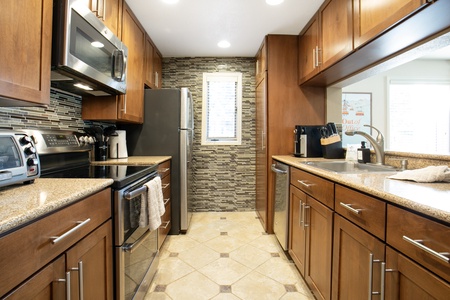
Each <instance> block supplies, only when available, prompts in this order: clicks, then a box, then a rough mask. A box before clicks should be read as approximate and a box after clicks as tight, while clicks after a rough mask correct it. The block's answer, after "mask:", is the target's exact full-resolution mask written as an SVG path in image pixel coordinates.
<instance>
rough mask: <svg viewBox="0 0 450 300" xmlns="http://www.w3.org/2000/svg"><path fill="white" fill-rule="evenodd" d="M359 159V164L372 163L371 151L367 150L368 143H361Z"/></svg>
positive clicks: (358, 151)
mask: <svg viewBox="0 0 450 300" xmlns="http://www.w3.org/2000/svg"><path fill="white" fill-rule="evenodd" d="M357 158H358V162H359V163H363V164H365V163H368V162H370V149H369V148H366V142H365V141H361V148H358V150H357Z"/></svg>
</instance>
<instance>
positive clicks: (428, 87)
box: [388, 79, 450, 153]
mask: <svg viewBox="0 0 450 300" xmlns="http://www.w3.org/2000/svg"><path fill="white" fill-rule="evenodd" d="M388 83H389V84H388V86H389V97H388V99H389V102H388V103H389V104H388V105H389V107H388V112H389V118H388V130H389V134H388V137H389V139H388V147H389V150H394V151H407V152H419V153H448V152H449V151H450V135H449V133H450V122H449V119H450V82H449V81H437V80H426V81H424V80H399V79H388ZM398 116H401V117H400V118H399V117H398Z"/></svg>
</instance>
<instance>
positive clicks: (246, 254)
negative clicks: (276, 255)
mask: <svg viewBox="0 0 450 300" xmlns="http://www.w3.org/2000/svg"><path fill="white" fill-rule="evenodd" d="M271 257H272V255H271V254H270V253H268V252H266V251H263V250H261V249H258V248H256V247H254V246H252V245H244V246H242V247H240V248H238V249H236V250H234V251H233V252H231V253H230V258H232V259H234V260H235V261H237V262H239V263H241V264H243V265H245V266H247V267H249V268H251V269H255V268H256V267H258V266H260V265H261V264H263V263H264V262H265V261H267V260H268V259H270V258H271Z"/></svg>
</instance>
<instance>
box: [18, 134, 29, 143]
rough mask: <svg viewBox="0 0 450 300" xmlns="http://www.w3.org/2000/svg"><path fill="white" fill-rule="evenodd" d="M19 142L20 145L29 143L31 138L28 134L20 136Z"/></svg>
mask: <svg viewBox="0 0 450 300" xmlns="http://www.w3.org/2000/svg"><path fill="white" fill-rule="evenodd" d="M20 142H21V143H22V145H27V144H29V143H31V138H30V137H29V136H28V135H24V136H23V137H21V138H20Z"/></svg>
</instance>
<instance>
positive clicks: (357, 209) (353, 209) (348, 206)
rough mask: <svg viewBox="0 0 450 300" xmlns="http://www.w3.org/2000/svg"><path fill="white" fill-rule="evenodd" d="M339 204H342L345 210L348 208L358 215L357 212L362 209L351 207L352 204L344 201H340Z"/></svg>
mask: <svg viewBox="0 0 450 300" xmlns="http://www.w3.org/2000/svg"><path fill="white" fill-rule="evenodd" d="M339 204H340V205H341V206H343V207H344V208H345V209H347V210H349V211H351V212H352V213H354V214H357V215H359V213H360V212H361V211H362V209H359V208H353V207H352V205H353V204H345V203H343V202H340V203H339Z"/></svg>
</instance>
